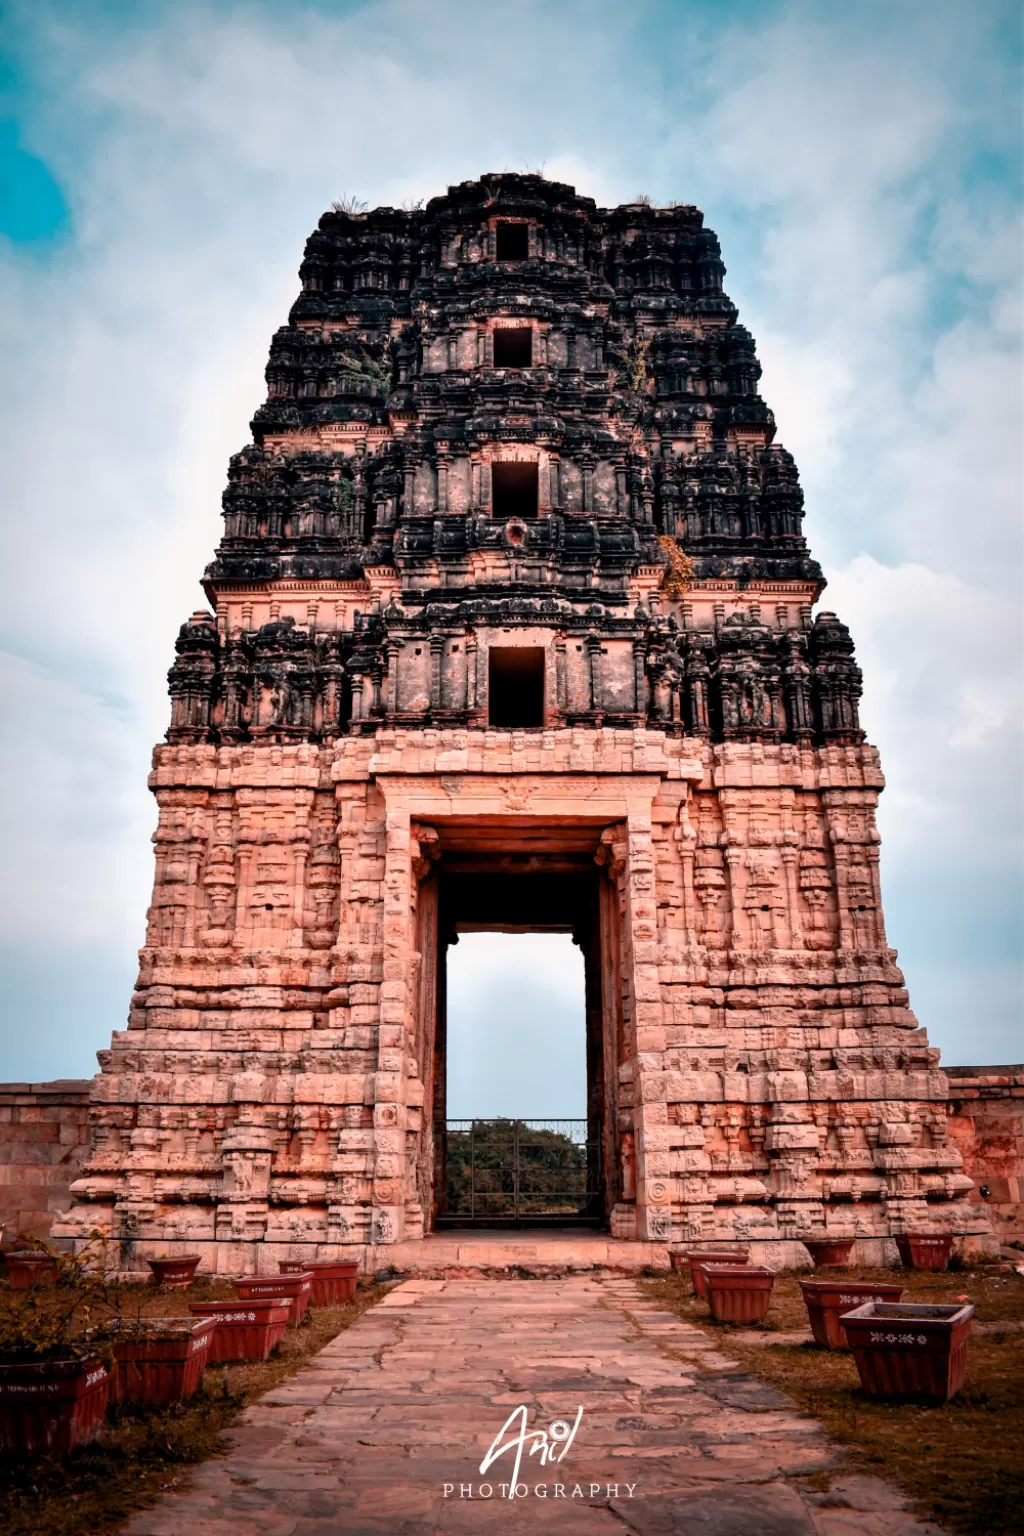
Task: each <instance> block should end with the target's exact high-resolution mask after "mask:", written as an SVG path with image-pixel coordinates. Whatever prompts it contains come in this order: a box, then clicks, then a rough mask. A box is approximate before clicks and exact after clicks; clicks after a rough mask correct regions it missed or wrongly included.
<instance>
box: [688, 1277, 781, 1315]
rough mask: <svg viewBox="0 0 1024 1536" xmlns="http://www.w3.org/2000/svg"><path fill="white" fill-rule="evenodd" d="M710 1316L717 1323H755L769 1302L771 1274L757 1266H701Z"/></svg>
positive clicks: (773, 1278) (773, 1281)
mask: <svg viewBox="0 0 1024 1536" xmlns="http://www.w3.org/2000/svg"><path fill="white" fill-rule="evenodd" d="M703 1271H704V1280H705V1284H706V1285H707V1292H708V1306H709V1307H710V1308H711V1316H712V1317H713V1318H715V1319H716V1321H718V1322H720V1323H759V1322H760V1321H761V1319H762V1318H763V1317H764V1316H765V1315H766V1313H767V1311H768V1303H769V1302H770V1301H771V1299H772V1286H773V1285H774V1283H775V1271H774V1270H773V1269H764V1268H763V1267H762V1266H761V1265H760V1264H712V1265H705V1266H703Z"/></svg>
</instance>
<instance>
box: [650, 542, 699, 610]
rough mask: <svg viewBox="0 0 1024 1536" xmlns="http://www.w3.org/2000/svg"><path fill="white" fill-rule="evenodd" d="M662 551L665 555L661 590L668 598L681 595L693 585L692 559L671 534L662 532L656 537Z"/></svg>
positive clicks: (672, 598) (673, 598)
mask: <svg viewBox="0 0 1024 1536" xmlns="http://www.w3.org/2000/svg"><path fill="white" fill-rule="evenodd" d="M658 543H659V544H660V545H661V548H662V552H663V553H664V556H665V574H664V576H663V577H662V578H661V590H662V591H663V592H664V594H665V596H666V597H667V598H669V599H670V600H673V601H674V600H675V599H676V598H680V597H682V595H683V593H684V592H688V591H689V590H690V588H691V587H692V586H693V582H694V575H695V572H694V569H693V561H692V560H691V559H690V557H689V555H687V554H686V553H685V551H684V550H682V549H680V547H679V543H678V541H677V540H676V539H674V538H673V537H672V535H671V534H668V533H663V534H661V535H660V536H659V538H658Z"/></svg>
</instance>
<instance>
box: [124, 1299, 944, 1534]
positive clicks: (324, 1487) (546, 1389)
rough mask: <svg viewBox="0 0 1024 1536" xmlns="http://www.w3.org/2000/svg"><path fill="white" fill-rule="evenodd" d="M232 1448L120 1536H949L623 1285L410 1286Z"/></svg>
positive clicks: (366, 1318)
mask: <svg viewBox="0 0 1024 1536" xmlns="http://www.w3.org/2000/svg"><path fill="white" fill-rule="evenodd" d="M521 1404H522V1405H525V1407H526V1409H527V1412H528V1425H527V1434H528V1435H529V1434H533V1433H535V1432H536V1431H540V1430H543V1431H545V1432H547V1433H548V1436H549V1438H548V1440H547V1446H549V1447H550V1448H551V1450H552V1452H553V1456H554V1457H555V1458H559V1459H552V1458H551V1457H548V1459H547V1461H546V1462H545V1461H544V1459H543V1456H544V1453H545V1443H544V1441H533V1442H531V1441H529V1440H527V1441H526V1442H525V1446H524V1454H523V1456H522V1461H521V1464H520V1469H519V1475H518V1478H517V1480H516V1491H517V1493H518V1495H519V1496H518V1497H515V1498H509V1497H508V1491H509V1486H510V1484H511V1483H512V1479H513V1475H514V1465H513V1461H514V1456H515V1446H514V1445H513V1447H512V1449H510V1450H507V1451H504V1452H502V1453H501V1454H499V1455H498V1456H497V1457H496V1459H495V1460H494V1462H493V1464H492V1465H491V1466H490V1468H489V1469H488V1470H487V1471H485V1472H483V1473H481V1471H480V1464H481V1461H482V1460H483V1459H484V1457H485V1456H486V1454H487V1452H488V1448H489V1447H491V1446H492V1444H493V1442H494V1441H495V1437H496V1436H499V1432H500V1431H501V1429H502V1426H503V1425H504V1424H505V1423H506V1420H507V1419H508V1418H509V1416H510V1415H515V1411H516V1409H517V1408H518V1407H519V1405H521ZM581 1409H582V1417H580V1410H581ZM522 1417H523V1416H522V1415H521V1414H520V1415H518V1417H516V1418H515V1419H514V1422H513V1424H512V1425H511V1427H510V1428H509V1429H508V1430H506V1433H505V1436H504V1437H503V1438H499V1440H498V1447H499V1448H500V1446H501V1445H502V1444H504V1443H505V1441H508V1440H515V1439H516V1438H517V1437H518V1434H519V1429H520V1425H521V1422H522ZM573 1426H575V1434H573ZM570 1436H571V1439H570ZM551 1437H554V1438H551ZM559 1437H560V1438H559ZM230 1440H231V1444H232V1449H231V1452H230V1454H229V1455H228V1456H227V1458H226V1459H224V1460H221V1461H210V1462H207V1463H205V1464H204V1465H203V1466H202V1467H199V1468H197V1469H196V1471H195V1473H194V1474H193V1475H192V1477H191V1480H190V1483H189V1486H188V1487H187V1488H186V1489H185V1490H184V1491H182V1492H180V1493H177V1494H174V1495H172V1496H170V1497H168V1498H166V1499H164V1500H162V1501H161V1503H160V1504H159V1505H157V1506H156V1508H155V1509H153V1510H151V1511H148V1512H146V1513H144V1514H141V1515H137V1516H136V1517H135V1518H134V1519H133V1520H132V1521H131V1523H130V1524H129V1525H128V1526H127V1527H126V1528H125V1536H441V1533H445V1536H447V1533H452V1536H456V1533H466V1536H475V1533H477V1532H491V1531H501V1532H508V1533H509V1536H520V1533H524V1536H525V1533H530V1536H602V1533H608V1536H630V1533H635V1536H912V1533H913V1536H926V1533H930V1536H941V1533H939V1532H938V1528H937V1527H935V1526H929V1525H925V1524H923V1523H921V1522H918V1521H917V1520H915V1519H914V1518H913V1517H912V1516H911V1515H909V1514H907V1513H905V1512H904V1511H903V1507H902V1500H901V1498H900V1496H899V1494H898V1493H897V1492H896V1491H895V1490H894V1489H893V1488H892V1487H890V1486H889V1485H888V1484H886V1483H883V1482H880V1481H879V1480H877V1479H875V1478H870V1477H863V1476H851V1475H843V1474H841V1473H838V1472H837V1474H836V1476H835V1477H834V1478H833V1480H832V1485H831V1489H830V1491H829V1493H827V1494H822V1493H818V1492H814V1491H813V1490H812V1489H811V1488H810V1487H809V1486H808V1484H807V1482H806V1480H805V1479H806V1474H809V1473H816V1472H827V1471H829V1470H831V1469H835V1468H837V1465H838V1455H837V1453H836V1451H835V1450H834V1448H833V1447H832V1446H831V1445H830V1444H829V1442H828V1441H826V1440H825V1438H824V1436H823V1434H822V1432H821V1430H820V1429H819V1427H818V1425H817V1424H815V1423H814V1422H813V1421H812V1420H809V1419H804V1418H800V1417H798V1416H797V1414H796V1412H795V1411H794V1410H793V1408H792V1405H791V1404H790V1403H789V1401H788V1399H786V1398H785V1397H783V1396H781V1395H780V1394H779V1393H778V1392H775V1391H774V1390H773V1389H772V1388H770V1387H766V1386H763V1385H761V1384H760V1383H759V1382H757V1381H756V1380H755V1379H754V1378H752V1377H751V1376H749V1375H747V1374H746V1373H745V1372H744V1371H742V1370H741V1368H740V1367H739V1365H738V1364H737V1363H736V1362H735V1361H732V1360H729V1359H728V1358H727V1357H726V1356H725V1355H724V1354H723V1353H722V1352H721V1350H720V1349H719V1348H718V1346H717V1345H716V1344H715V1343H714V1342H712V1341H711V1340H709V1339H708V1338H707V1336H706V1335H705V1334H703V1333H702V1332H701V1331H700V1330H699V1329H697V1328H695V1327H693V1326H692V1325H691V1324H688V1323H684V1322H681V1321H680V1320H679V1319H678V1318H677V1317H676V1316H675V1315H674V1314H673V1313H671V1312H668V1311H666V1310H665V1309H664V1308H662V1307H660V1306H658V1305H657V1304H656V1303H655V1302H653V1301H651V1300H649V1299H648V1298H647V1297H646V1296H645V1295H644V1294H643V1293H642V1292H641V1291H640V1289H639V1288H638V1286H637V1285H636V1283H635V1282H634V1281H632V1280H629V1279H590V1278H583V1277H575V1278H569V1279H564V1280H546V1281H545V1280H497V1281H495V1280H411V1281H407V1282H405V1284H403V1285H400V1286H398V1287H396V1289H395V1290H393V1291H392V1292H391V1293H390V1294H389V1295H388V1296H387V1297H386V1298H385V1299H384V1300H383V1302H381V1303H380V1304H379V1305H378V1306H377V1307H375V1308H373V1309H372V1310H371V1311H369V1312H366V1313H364V1315H363V1316H362V1317H361V1318H360V1319H359V1321H358V1322H357V1323H356V1324H355V1325H354V1326H353V1327H352V1328H350V1329H349V1330H348V1332H347V1333H343V1334H341V1335H340V1336H339V1337H338V1338H337V1339H335V1340H334V1342H333V1343H331V1344H329V1345H328V1346H327V1348H326V1349H325V1350H324V1351H323V1352H322V1353H321V1354H320V1355H319V1356H318V1357H317V1359H316V1360H315V1361H314V1362H313V1364H312V1365H311V1366H309V1367H307V1368H306V1369H305V1370H303V1371H302V1372H300V1373H299V1374H298V1375H297V1376H294V1377H292V1378H291V1379H290V1380H288V1381H286V1382H284V1383H282V1385H281V1386H280V1387H278V1388H277V1389H276V1390H275V1391H273V1392H270V1393H268V1394H267V1396H266V1397H264V1398H263V1399H261V1401H260V1402H259V1403H257V1404H256V1405H255V1406H253V1407H252V1408H250V1409H249V1410H248V1411H247V1413H246V1414H245V1417H244V1419H243V1420H242V1422H241V1423H240V1424H239V1426H237V1428H236V1429H235V1430H233V1431H232V1432H231V1435H230ZM531 1444H532V1445H533V1446H534V1454H533V1455H530V1454H529V1451H530V1447H531ZM815 1481H820V1479H815ZM488 1490H490V1497H489V1498H488V1497H487V1493H488Z"/></svg>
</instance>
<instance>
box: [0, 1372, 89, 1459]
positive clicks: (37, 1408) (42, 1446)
mask: <svg viewBox="0 0 1024 1536" xmlns="http://www.w3.org/2000/svg"><path fill="white" fill-rule="evenodd" d="M109 1393H110V1375H109V1373H108V1371H107V1368H106V1366H105V1365H103V1364H102V1362H101V1361H99V1360H44V1361H40V1362H39V1363H38V1364H32V1365H0V1450H4V1451H10V1452H13V1454H14V1455H16V1456H67V1455H69V1454H70V1453H71V1452H72V1451H73V1450H74V1448H75V1446H76V1445H88V1444H89V1442H90V1441H91V1440H95V1439H96V1436H97V1435H98V1434H99V1432H100V1425H101V1424H102V1423H103V1415H104V1413H106V1411H107V1399H108V1396H109Z"/></svg>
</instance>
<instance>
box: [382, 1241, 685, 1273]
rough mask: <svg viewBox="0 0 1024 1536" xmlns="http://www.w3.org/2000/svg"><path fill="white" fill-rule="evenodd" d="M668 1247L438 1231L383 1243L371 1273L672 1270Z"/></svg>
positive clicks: (638, 1243) (651, 1244)
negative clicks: (402, 1240)
mask: <svg viewBox="0 0 1024 1536" xmlns="http://www.w3.org/2000/svg"><path fill="white" fill-rule="evenodd" d="M668 1267H669V1259H668V1251H667V1249H666V1247H665V1245H664V1243H640V1242H632V1243H630V1242H618V1241H616V1240H615V1239H614V1238H612V1237H609V1236H608V1234H607V1233H606V1232H586V1231H572V1230H569V1231H554V1232H552V1231H537V1232H531V1231H515V1232H509V1231H489V1232H482V1231H481V1232H473V1231H456V1232H434V1233H431V1234H430V1236H428V1237H424V1238H420V1239H418V1240H416V1241H415V1242H405V1243H389V1244H387V1245H383V1244H382V1245H380V1246H379V1247H377V1248H376V1249H375V1250H374V1252H373V1254H372V1262H371V1265H370V1269H371V1272H374V1273H380V1272H381V1271H384V1270H393V1271H395V1272H396V1273H398V1274H402V1275H419V1276H422V1277H423V1278H426V1279H450V1278H454V1277H457V1276H474V1275H483V1274H510V1273H513V1272H515V1273H521V1274H528V1275H563V1274H571V1273H573V1272H576V1271H588V1272H592V1273H605V1274H616V1273H617V1274H638V1273H639V1272H640V1271H641V1270H643V1269H657V1270H667V1269H668Z"/></svg>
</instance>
